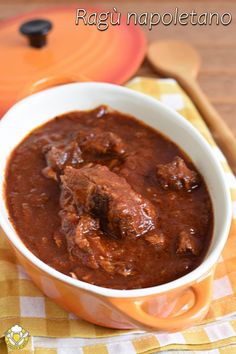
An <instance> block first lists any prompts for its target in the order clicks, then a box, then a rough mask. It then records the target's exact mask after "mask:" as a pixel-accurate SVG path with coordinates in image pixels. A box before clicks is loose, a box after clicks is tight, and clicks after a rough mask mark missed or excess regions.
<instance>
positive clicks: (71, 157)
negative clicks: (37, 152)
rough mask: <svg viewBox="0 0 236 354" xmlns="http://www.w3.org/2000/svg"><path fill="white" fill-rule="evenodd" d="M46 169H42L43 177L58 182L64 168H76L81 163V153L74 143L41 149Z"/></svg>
mask: <svg viewBox="0 0 236 354" xmlns="http://www.w3.org/2000/svg"><path fill="white" fill-rule="evenodd" d="M43 153H44V155H45V159H46V163H47V167H45V168H44V169H43V171H42V172H43V175H44V176H45V177H48V178H53V179H55V180H58V173H60V172H61V171H62V170H63V169H64V167H65V166H67V165H70V166H73V167H77V166H78V165H79V164H80V163H82V162H83V159H82V156H81V154H82V152H81V150H80V148H79V146H78V144H77V143H76V142H75V141H72V142H70V143H69V144H55V145H53V144H49V145H46V146H45V147H44V148H43Z"/></svg>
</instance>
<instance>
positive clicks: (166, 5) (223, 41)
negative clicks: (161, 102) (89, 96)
mask: <svg viewBox="0 0 236 354" xmlns="http://www.w3.org/2000/svg"><path fill="white" fill-rule="evenodd" d="M70 3H76V4H77V5H78V7H79V6H80V4H81V7H82V4H85V3H86V4H92V5H95V6H96V5H99V6H100V7H106V8H109V9H112V7H113V6H115V7H116V8H117V9H118V11H120V12H123V11H135V12H138V13H142V12H159V13H164V12H168V11H171V12H173V11H174V9H175V8H176V7H178V8H179V9H180V11H183V12H190V11H191V10H193V9H194V10H195V11H196V12H198V13H202V12H207V11H209V12H210V11H211V12H220V13H224V12H231V13H232V16H233V21H232V23H231V24H230V25H229V26H216V25H212V26H190V25H189V26H181V25H177V26H163V25H158V26H156V27H154V28H153V30H152V31H148V29H147V28H145V27H143V29H144V31H145V33H146V35H147V38H148V40H149V41H150V42H151V41H153V40H156V39H164V38H172V39H181V40H187V41H189V42H190V43H191V44H192V45H194V46H195V47H196V48H197V50H198V51H199V53H200V55H201V57H202V67H201V70H200V73H199V83H200V85H201V87H202V89H203V91H204V92H205V93H206V94H207V96H208V98H209V100H210V101H211V102H212V104H213V105H214V106H215V108H216V109H217V110H218V112H219V113H220V115H221V117H222V118H223V119H224V120H225V122H226V123H227V124H228V125H229V127H230V128H231V130H232V131H233V132H234V134H235V136H236V117H235V113H236V112H235V109H236V21H235V17H236V1H235V0H231V1H229V0H226V1H223V0H222V1H214V0H201V1H196V0H185V1H184V0H182V1H178V0H176V1H169V0H156V1H145V0H144V1H143V0H142V1H133V0H130V1H125V0H119V1H118V0H113V1H93V0H90V1H86V2H85V1H75V0H72V1H70V0H69V1H65V0H64V1H63V0H41V1H37V0H36V1H35V0H10V1H8V2H7V1H5V0H0V20H1V19H4V18H8V17H10V16H14V15H18V14H21V13H24V12H26V11H31V10H35V9H37V8H42V7H50V6H55V5H65V4H70ZM137 74H140V75H150V76H155V75H156V74H155V73H154V72H153V71H152V69H151V68H150V66H149V65H148V63H147V62H146V61H145V62H144V63H143V65H142V67H141V68H140V70H139V71H138V73H137Z"/></svg>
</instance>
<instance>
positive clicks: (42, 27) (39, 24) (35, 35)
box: [19, 19, 52, 48]
mask: <svg viewBox="0 0 236 354" xmlns="http://www.w3.org/2000/svg"><path fill="white" fill-rule="evenodd" d="M51 29H52V22H50V21H48V20H43V19H35V20H32V21H27V22H24V23H22V25H21V26H20V28H19V30H20V32H21V33H22V34H23V35H25V36H27V37H28V40H29V44H30V46H31V47H34V48H42V47H44V46H45V45H46V44H47V34H48V32H49V31H50V30H51Z"/></svg>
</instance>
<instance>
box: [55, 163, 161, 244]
mask: <svg viewBox="0 0 236 354" xmlns="http://www.w3.org/2000/svg"><path fill="white" fill-rule="evenodd" d="M61 180H62V185H63V188H65V189H67V190H68V191H70V193H72V195H73V199H74V201H75V203H76V205H77V207H78V208H81V207H83V209H84V212H86V213H89V214H91V215H93V216H94V217H96V218H99V219H100V226H101V229H102V231H104V232H105V233H107V234H108V235H109V236H110V235H111V236H112V237H114V238H123V237H138V236H141V235H143V234H145V233H146V232H148V231H150V230H152V229H153V228H154V227H155V224H156V212H155V210H154V207H153V205H152V204H151V203H150V202H149V201H148V200H145V199H144V198H143V197H142V196H141V195H140V194H138V193H136V192H135V191H134V190H133V189H132V188H131V186H130V185H129V184H128V183H127V181H126V180H125V179H124V178H122V177H119V176H118V175H117V174H115V173H113V172H111V171H110V170H109V169H108V168H107V167H106V166H101V165H89V166H84V167H82V168H80V169H74V168H72V167H66V169H65V174H64V175H63V176H61Z"/></svg>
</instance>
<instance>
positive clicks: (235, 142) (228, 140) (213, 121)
mask: <svg viewBox="0 0 236 354" xmlns="http://www.w3.org/2000/svg"><path fill="white" fill-rule="evenodd" d="M176 79H177V81H178V83H179V84H180V86H181V87H182V88H183V89H184V90H185V92H186V93H187V94H188V95H189V97H190V98H191V100H192V101H193V103H194V104H195V106H196V107H197V109H198V111H199V112H200V114H201V116H202V117H203V119H204V120H205V122H206V124H207V125H208V127H209V128H210V130H211V132H212V134H213V137H214V139H215V140H216V142H217V144H218V145H219V147H220V148H221V149H222V151H223V153H224V154H225V156H226V158H227V159H228V161H229V164H230V166H231V168H232V170H233V172H234V174H236V139H235V137H234V135H233V133H232V132H231V130H230V129H229V127H228V126H227V125H226V124H225V122H224V121H223V120H222V119H221V117H220V116H219V114H218V113H217V111H216V110H215V108H214V107H213V106H212V105H211V104H210V102H209V101H208V99H207V97H206V96H205V94H204V93H203V91H202V90H201V88H200V86H199V85H198V83H197V82H196V81H195V80H194V79H191V78H189V77H188V78H186V77H185V76H182V75H181V76H180V75H179V76H178V77H176Z"/></svg>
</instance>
